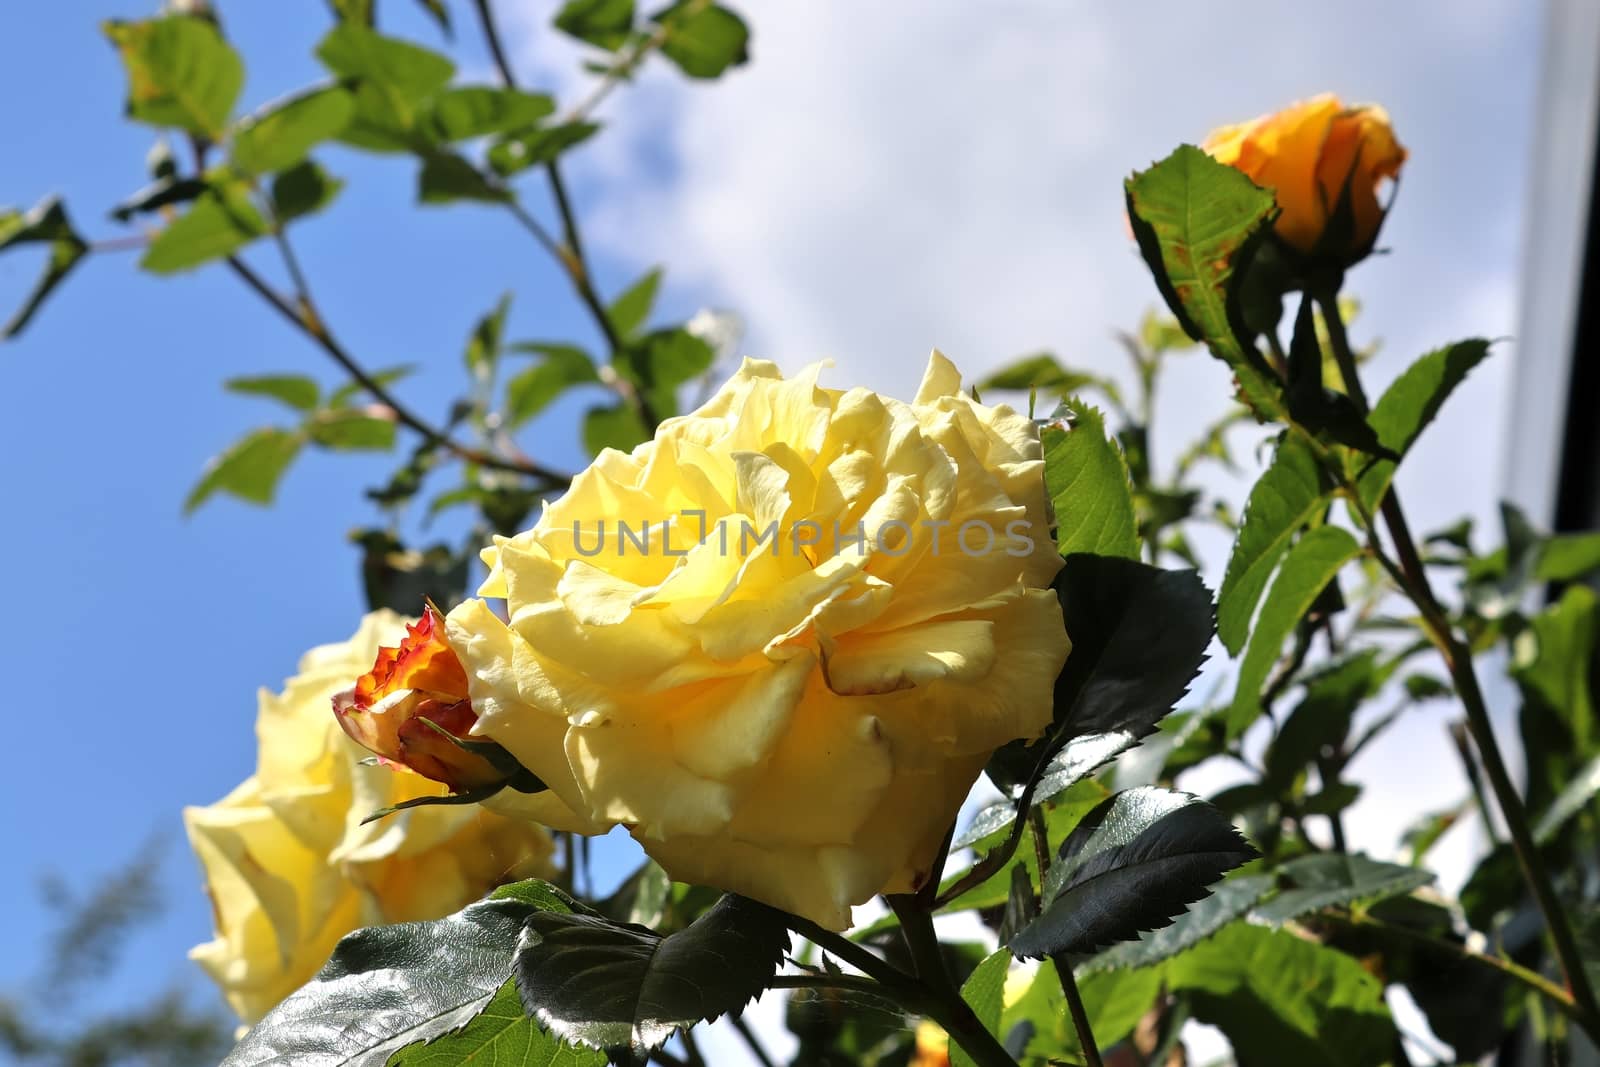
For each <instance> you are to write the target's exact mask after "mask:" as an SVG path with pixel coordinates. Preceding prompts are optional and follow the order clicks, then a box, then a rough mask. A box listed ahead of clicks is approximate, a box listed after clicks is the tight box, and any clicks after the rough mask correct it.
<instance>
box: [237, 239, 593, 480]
mask: <svg viewBox="0 0 1600 1067" xmlns="http://www.w3.org/2000/svg"><path fill="white" fill-rule="evenodd" d="M286 245H287V241H284V242H283V243H282V244H281V245H280V247H286ZM286 262H288V263H292V262H293V259H292V255H291V256H290V257H289V258H288V259H286ZM227 264H228V266H229V267H230V268H231V269H232V270H233V272H234V274H236V275H238V277H239V278H240V279H241V280H242V281H243V282H244V283H245V284H246V285H247V286H249V287H250V289H251V290H253V291H254V292H255V293H256V295H258V296H260V297H261V298H262V299H263V300H265V301H266V302H267V303H268V304H269V305H271V306H272V308H273V309H274V310H276V311H277V312H278V313H279V314H280V315H282V316H283V317H284V318H285V319H287V320H289V322H290V323H292V324H293V325H294V326H295V327H296V328H297V329H299V330H300V331H301V332H302V333H304V334H305V335H306V336H307V337H309V338H310V339H311V340H312V341H314V342H316V344H317V346H318V347H320V348H321V349H322V350H323V351H324V352H326V353H327V354H328V355H329V356H331V357H333V360H334V362H335V363H338V364H339V366H340V367H342V368H343V369H344V372H345V373H346V374H348V375H349V376H350V377H351V378H352V379H354V380H355V382H356V384H358V385H360V386H361V388H362V389H364V390H366V392H367V393H368V394H369V395H370V396H371V397H372V399H374V400H376V401H377V402H378V403H380V404H382V405H383V406H384V407H386V408H388V409H389V410H390V411H391V412H393V413H394V418H395V421H396V422H398V423H400V424H401V425H403V426H405V427H407V428H409V429H411V430H413V431H415V432H416V433H418V434H420V435H421V436H422V437H423V438H424V439H426V440H427V441H428V442H429V443H430V444H432V445H434V446H436V447H438V448H442V449H444V450H445V451H446V452H449V453H450V454H451V455H453V456H456V457H457V458H459V459H463V460H466V461H467V462H468V463H476V464H478V465H479V466H481V467H491V468H493V469H495V470H503V471H511V472H513V473H516V474H525V475H528V476H530V477H533V478H541V479H544V480H547V481H551V482H558V483H563V484H564V483H566V482H570V481H571V480H572V476H571V475H570V474H566V473H563V472H561V471H556V470H552V469H550V468H549V467H546V466H544V465H543V464H541V463H538V462H536V461H534V460H531V459H527V458H521V459H510V458H507V457H504V456H496V455H493V454H491V453H489V452H484V451H483V450H481V449H477V448H470V447H468V446H466V445H463V444H461V443H460V442H458V441H456V440H454V439H452V438H451V437H450V436H449V435H448V434H446V433H445V432H444V431H443V430H440V429H438V428H437V427H435V426H433V425H432V424H430V423H429V422H427V421H426V420H424V419H423V418H421V417H420V416H418V415H417V414H416V413H414V412H413V411H411V409H410V408H408V407H406V406H405V405H404V404H402V403H401V402H400V401H399V400H398V399H396V398H395V396H394V394H392V393H390V392H389V390H388V389H386V388H385V387H384V385H383V383H381V382H379V381H378V380H377V379H375V378H374V377H373V376H372V375H371V374H369V373H368V372H367V370H366V368H364V367H363V366H361V364H360V363H358V362H357V361H356V359H355V357H353V356H352V355H350V353H349V352H348V351H346V350H345V348H344V346H343V345H341V344H340V343H339V342H338V340H336V339H335V338H334V336H333V334H332V333H331V332H329V330H328V327H327V325H326V324H325V323H324V322H323V320H322V318H321V316H320V315H319V314H318V312H317V310H316V306H315V305H314V304H313V303H312V301H311V297H310V295H309V293H307V292H306V291H305V290H304V289H303V288H301V289H300V291H299V292H297V293H296V294H295V301H294V302H293V303H291V302H290V300H289V299H288V298H287V297H285V296H284V295H283V294H282V293H279V292H278V291H277V290H276V289H274V288H273V287H272V286H270V285H268V284H267V283H266V282H265V281H264V280H263V279H262V277H261V276H260V275H259V274H257V273H256V272H255V271H254V270H252V269H251V268H250V267H249V266H248V265H247V264H246V263H245V262H244V260H242V259H240V258H239V257H238V256H229V257H228V259H227ZM290 274H291V277H293V278H295V280H296V284H297V286H300V285H302V284H303V281H302V280H301V279H300V278H299V277H298V274H299V271H298V267H291V268H290ZM296 304H298V305H299V306H298V307H297V306H296Z"/></svg>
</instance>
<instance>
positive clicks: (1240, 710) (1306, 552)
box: [1227, 526, 1361, 737]
mask: <svg viewBox="0 0 1600 1067" xmlns="http://www.w3.org/2000/svg"><path fill="white" fill-rule="evenodd" d="M1360 550H1361V546H1360V545H1358V544H1357V543H1356V539H1355V538H1354V537H1352V536H1351V535H1350V533H1349V531H1347V530H1343V529H1340V528H1339V527H1337V526H1319V527H1317V528H1316V529H1315V530H1311V531H1308V532H1307V533H1306V534H1305V536H1303V537H1301V538H1300V540H1299V541H1298V542H1296V543H1295V546H1294V547H1293V548H1291V549H1290V550H1289V554H1288V555H1287V556H1286V557H1284V560H1283V565H1282V566H1281V567H1279V568H1278V576H1277V578H1275V579H1274V580H1273V583H1272V590H1271V592H1269V593H1268V594H1267V599H1266V602H1265V603H1264V604H1263V605H1262V607H1261V615H1260V617H1259V618H1258V619H1257V620H1256V629H1255V633H1254V634H1252V635H1251V637H1250V647H1249V648H1248V649H1247V650H1246V651H1245V655H1244V660H1243V662H1242V663H1240V665H1239V681H1238V688H1237V689H1235V691H1234V695H1233V706H1232V707H1231V708H1230V709H1229V712H1228V720H1227V723H1228V734H1229V736H1230V737H1236V736H1238V735H1239V734H1240V733H1243V732H1244V730H1245V728H1246V727H1248V726H1249V725H1250V723H1252V722H1254V721H1255V718H1256V716H1257V715H1258V714H1260V710H1261V691H1262V689H1263V688H1264V687H1265V685H1266V681H1267V675H1268V674H1269V673H1270V672H1271V670H1272V665H1273V664H1274V663H1275V662H1277V659H1278V653H1279V651H1280V650H1281V649H1282V648H1283V643H1284V641H1285V640H1286V639H1287V638H1288V637H1289V634H1290V633H1291V632H1293V630H1294V627H1295V624H1296V623H1298V622H1299V621H1300V620H1301V619H1302V618H1304V617H1305V614H1306V612H1307V611H1309V610H1310V609H1311V605H1312V603H1313V602H1315V600H1316V599H1317V596H1318V595H1319V594H1321V592H1322V590H1323V589H1325V588H1326V587H1327V585H1328V583H1329V582H1331V581H1332V580H1333V577H1334V575H1336V574H1338V573H1339V568H1341V567H1343V566H1344V565H1345V564H1346V563H1348V562H1349V561H1350V560H1351V559H1353V558H1354V557H1355V555H1356V553H1357V552H1359V551H1360Z"/></svg>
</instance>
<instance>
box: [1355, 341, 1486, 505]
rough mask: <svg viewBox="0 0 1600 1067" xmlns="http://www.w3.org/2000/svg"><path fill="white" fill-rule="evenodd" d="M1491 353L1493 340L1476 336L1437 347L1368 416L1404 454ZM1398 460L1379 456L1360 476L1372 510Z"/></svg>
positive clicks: (1381, 437) (1386, 442)
mask: <svg viewBox="0 0 1600 1067" xmlns="http://www.w3.org/2000/svg"><path fill="white" fill-rule="evenodd" d="M1488 354H1489V342H1488V341H1485V340H1482V339H1479V338H1474V339H1472V340H1470V341H1458V342H1456V343H1455V344H1453V345H1446V346H1445V347H1444V348H1437V349H1434V350H1433V351H1432V352H1429V353H1428V354H1427V355H1425V356H1423V357H1422V358H1420V359H1418V360H1417V361H1416V362H1415V363H1413V364H1411V366H1409V367H1407V368H1406V370H1405V373H1403V374H1401V375H1400V377H1398V378H1396V379H1395V380H1394V383H1393V384H1392V385H1390V386H1389V388H1388V389H1385V390H1384V393H1383V396H1381V397H1379V398H1378V403H1377V404H1376V405H1375V406H1374V407H1373V409H1372V413H1371V414H1370V415H1369V416H1368V417H1367V421H1368V422H1369V423H1371V425H1372V428H1373V429H1374V430H1375V431H1377V434H1378V440H1379V441H1381V442H1383V444H1384V447H1386V448H1388V449H1389V450H1390V451H1393V452H1396V453H1398V454H1399V455H1402V456H1404V455H1405V453H1406V451H1407V450H1408V449H1409V448H1410V447H1411V445H1412V444H1413V443H1414V442H1415V441H1416V439H1417V438H1418V437H1419V436H1420V435H1421V433H1422V431H1423V430H1424V429H1426V428H1427V426H1428V423H1430V422H1432V421H1433V419H1434V416H1435V415H1437V414H1438V413H1439V409H1440V408H1441V407H1443V406H1444V402H1445V401H1446V400H1448V399H1449V397H1450V394H1451V392H1453V391H1454V390H1455V388H1456V386H1458V385H1460V384H1461V383H1462V381H1463V380H1465V379H1466V377H1467V375H1468V374H1469V373H1471V371H1472V369H1473V368H1474V367H1476V366H1477V365H1478V364H1479V363H1481V362H1483V360H1484V358H1485V357H1486V356H1488ZM1394 469H1395V464H1394V463H1393V462H1392V461H1390V460H1379V461H1378V462H1377V463H1374V464H1373V465H1372V466H1371V467H1370V468H1369V469H1368V470H1367V471H1366V472H1365V473H1364V474H1362V475H1361V479H1360V482H1359V486H1358V488H1359V490H1360V493H1361V498H1362V500H1363V501H1365V503H1366V506H1367V508H1368V509H1369V510H1373V509H1376V508H1377V506H1378V504H1379V503H1380V502H1382V500H1383V495H1384V493H1385V492H1386V491H1387V490H1388V488H1389V483H1390V481H1392V480H1393V478H1394Z"/></svg>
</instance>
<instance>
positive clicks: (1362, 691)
mask: <svg viewBox="0 0 1600 1067" xmlns="http://www.w3.org/2000/svg"><path fill="white" fill-rule="evenodd" d="M1387 677H1388V674H1387V672H1384V671H1381V670H1379V667H1378V650H1377V649H1375V648H1369V649H1364V650H1362V651H1361V652H1358V653H1356V654H1355V655H1353V656H1350V657H1349V658H1347V659H1345V660H1343V661H1340V662H1337V663H1334V664H1331V665H1330V666H1328V667H1327V668H1326V669H1324V670H1322V671H1320V672H1319V673H1318V674H1317V675H1316V676H1315V677H1313V678H1311V679H1310V680H1308V681H1307V682H1306V685H1305V696H1303V697H1302V698H1301V700H1300V703H1298V704H1296V705H1295V709H1294V711H1292V712H1290V713H1289V717H1288V719H1286V720H1285V721H1284V723H1283V726H1282V728H1281V729H1279V730H1278V733H1277V735H1276V736H1274V737H1273V739H1272V744H1271V745H1270V746H1268V748H1267V753H1266V756H1265V759H1264V763H1265V766H1264V770H1265V772H1266V773H1265V775H1264V776H1263V779H1262V785H1264V786H1265V787H1266V788H1268V789H1270V790H1274V791H1279V792H1281V791H1283V790H1287V789H1288V788H1289V786H1290V785H1291V784H1292V783H1293V782H1294V780H1295V778H1296V776H1298V775H1299V774H1300V772H1301V771H1302V770H1304V769H1305V768H1306V766H1307V765H1308V764H1310V763H1313V762H1315V760H1316V759H1317V757H1318V756H1319V755H1320V754H1321V752H1322V750H1323V748H1324V747H1330V746H1331V747H1335V748H1337V747H1339V746H1340V745H1341V744H1342V743H1343V742H1344V740H1345V738H1346V736H1347V735H1348V734H1349V732H1350V724H1351V721H1352V719H1353V717H1354V716H1355V713H1356V709H1357V708H1358V707H1359V706H1360V705H1361V702H1362V701H1364V700H1366V699H1368V698H1369V697H1371V696H1373V695H1374V694H1375V693H1376V692H1377V691H1378V687H1379V686H1380V685H1382V684H1383V682H1384V680H1385V679H1386V678H1387Z"/></svg>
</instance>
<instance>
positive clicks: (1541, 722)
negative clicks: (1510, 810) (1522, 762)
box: [1511, 585, 1600, 808]
mask: <svg viewBox="0 0 1600 1067" xmlns="http://www.w3.org/2000/svg"><path fill="white" fill-rule="evenodd" d="M1529 621H1530V623H1531V626H1530V627H1529V629H1528V630H1527V631H1525V632H1524V633H1523V634H1521V635H1520V636H1519V638H1518V640H1517V641H1516V642H1515V643H1514V644H1513V646H1512V660H1511V677H1512V678H1513V679H1514V680H1515V681H1516V683H1517V686H1518V687H1519V688H1520V689H1521V691H1522V694H1523V697H1524V700H1523V707H1522V712H1521V725H1522V733H1523V746H1524V749H1525V751H1526V753H1527V758H1528V765H1529V776H1530V781H1529V788H1528V793H1529V797H1528V799H1529V801H1530V804H1531V806H1533V807H1535V808H1540V807H1544V806H1545V805H1547V804H1549V803H1551V801H1552V799H1553V795H1554V791H1555V790H1558V789H1560V788H1562V787H1563V786H1564V785H1565V784H1566V782H1567V781H1568V780H1569V779H1570V778H1571V776H1572V774H1573V773H1574V772H1575V771H1576V769H1577V764H1578V763H1579V762H1580V761H1581V760H1583V759H1585V758H1587V757H1588V756H1590V755H1592V754H1593V753H1594V752H1595V751H1596V749H1597V747H1600V735H1597V730H1596V723H1595V706H1594V695H1593V693H1592V692H1591V690H1590V688H1589V684H1590V672H1591V670H1592V669H1593V664H1594V659H1595V642H1596V637H1597V631H1600V603H1597V598H1596V596H1595V593H1594V590H1592V589H1590V588H1589V587H1588V586H1586V585H1573V586H1569V587H1568V588H1567V590H1566V592H1564V593H1563V594H1562V595H1561V599H1560V600H1558V601H1557V602H1556V603H1554V604H1552V605H1550V606H1549V607H1547V608H1545V609H1544V610H1543V611H1541V612H1540V613H1539V614H1537V615H1535V616H1534V617H1533V618H1532V619H1531V620H1529Z"/></svg>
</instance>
